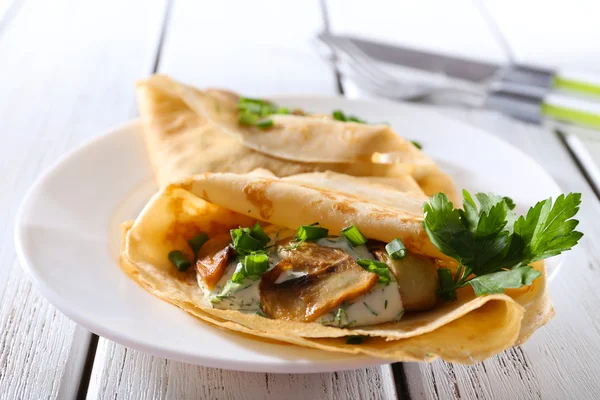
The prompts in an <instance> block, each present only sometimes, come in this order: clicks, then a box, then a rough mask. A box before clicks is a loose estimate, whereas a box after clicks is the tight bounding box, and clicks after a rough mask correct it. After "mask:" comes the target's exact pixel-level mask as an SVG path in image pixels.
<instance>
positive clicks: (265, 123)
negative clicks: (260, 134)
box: [256, 118, 273, 129]
mask: <svg viewBox="0 0 600 400" xmlns="http://www.w3.org/2000/svg"><path fill="white" fill-rule="evenodd" d="M256 126H257V127H258V128H260V129H267V128H271V127H272V126H273V120H272V119H271V118H263V119H261V120H259V121H258V122H256Z"/></svg>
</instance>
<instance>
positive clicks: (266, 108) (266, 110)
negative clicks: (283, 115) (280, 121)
mask: <svg viewBox="0 0 600 400" xmlns="http://www.w3.org/2000/svg"><path fill="white" fill-rule="evenodd" d="M276 112H277V107H275V106H274V105H272V104H265V105H263V106H261V108H260V111H259V114H260V116H261V117H266V116H267V115H271V114H275V113H276Z"/></svg>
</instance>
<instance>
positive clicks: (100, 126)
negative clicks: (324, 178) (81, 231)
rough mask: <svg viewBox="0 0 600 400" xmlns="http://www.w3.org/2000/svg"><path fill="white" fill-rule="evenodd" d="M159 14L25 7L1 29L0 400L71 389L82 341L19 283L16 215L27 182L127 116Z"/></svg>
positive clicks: (115, 6) (101, 5) (68, 4)
mask: <svg viewBox="0 0 600 400" xmlns="http://www.w3.org/2000/svg"><path fill="white" fill-rule="evenodd" d="M4 4H6V3H4ZM164 8H165V4H164V1H161V2H152V4H149V3H148V2H145V1H132V2H126V3H123V2H120V1H116V0H109V1H104V2H97V3H93V4H92V3H89V2H86V3H85V4H84V3H83V2H78V1H67V0H56V1H52V2H35V1H28V2H23V4H21V5H20V6H19V8H18V11H17V12H15V13H14V14H13V16H14V19H12V20H10V21H8V22H7V23H6V24H4V25H3V27H4V28H3V30H2V32H1V35H0V59H1V60H2V62H0V88H2V89H1V92H2V95H1V96H0V121H2V138H3V143H2V146H0V177H1V178H0V191H1V192H2V195H1V196H0V208H1V209H2V210H3V213H2V214H1V215H0V266H2V268H0V398H3V399H20V398H74V397H75V395H76V393H77V389H78V386H79V379H80V375H81V368H82V365H83V364H82V363H83V361H84V360H85V354H86V353H87V344H88V342H89V338H90V335H89V333H88V332H85V331H83V330H81V329H80V328H77V327H76V325H75V324H74V323H73V322H71V321H69V320H68V319H67V318H65V317H64V316H62V315H61V314H60V313H59V312H57V311H56V310H55V309H54V308H53V307H52V306H51V305H49V304H48V303H47V302H46V301H45V300H43V299H42V298H41V297H40V296H39V295H38V294H37V293H36V291H35V289H33V288H32V285H31V283H30V282H29V281H28V280H27V279H26V278H25V277H24V274H23V272H22V270H21V268H20V266H19V264H18V262H17V260H16V254H15V250H14V245H13V224H14V219H15V213H16V211H17V208H18V206H19V203H20V202H21V199H22V197H23V195H24V193H25V191H26V190H27V188H28V187H29V186H30V185H31V183H32V182H33V180H34V179H35V178H36V177H37V176H38V175H39V174H40V172H41V171H43V170H44V169H45V168H46V167H48V166H49V165H50V164H51V163H53V162H54V161H55V160H56V159H57V158H58V157H59V156H61V155H62V154H63V153H64V152H65V151H67V150H69V149H71V148H72V147H73V146H75V145H77V144H79V143H81V142H82V141H83V140H85V139H88V138H90V137H92V136H93V135H96V134H99V133H101V132H102V131H103V130H105V129H107V128H109V127H110V126H112V125H115V124H118V123H120V122H123V121H125V120H127V119H129V118H130V117H131V111H132V110H133V104H134V100H133V91H132V82H133V80H134V79H135V78H137V77H139V76H142V75H145V74H147V73H148V71H149V69H150V68H151V65H152V61H153V57H154V52H155V49H156V42H157V38H158V31H159V29H160V25H161V19H162V15H163V12H164ZM82 284H87V283H86V282H82Z"/></svg>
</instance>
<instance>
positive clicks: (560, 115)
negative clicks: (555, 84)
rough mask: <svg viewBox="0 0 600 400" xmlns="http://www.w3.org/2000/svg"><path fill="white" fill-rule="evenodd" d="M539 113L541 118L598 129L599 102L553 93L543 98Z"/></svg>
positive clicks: (599, 124)
mask: <svg viewBox="0 0 600 400" xmlns="http://www.w3.org/2000/svg"><path fill="white" fill-rule="evenodd" d="M598 90H600V87H598ZM599 95H600V92H599ZM541 114H542V117H543V118H549V119H553V120H557V121H561V122H566V123H569V124H573V125H578V126H582V127H587V128H592V129H599V130H600V102H596V101H590V100H588V99H582V98H575V97H567V96H565V95H561V94H560V93H553V94H550V95H548V96H546V98H544V101H543V102H542V104H541Z"/></svg>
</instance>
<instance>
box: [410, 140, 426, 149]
mask: <svg viewBox="0 0 600 400" xmlns="http://www.w3.org/2000/svg"><path fill="white" fill-rule="evenodd" d="M410 142H411V143H412V144H413V146H415V147H416V148H417V149H419V150H422V149H423V145H421V143H419V142H417V141H416V140H411V141H410Z"/></svg>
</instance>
